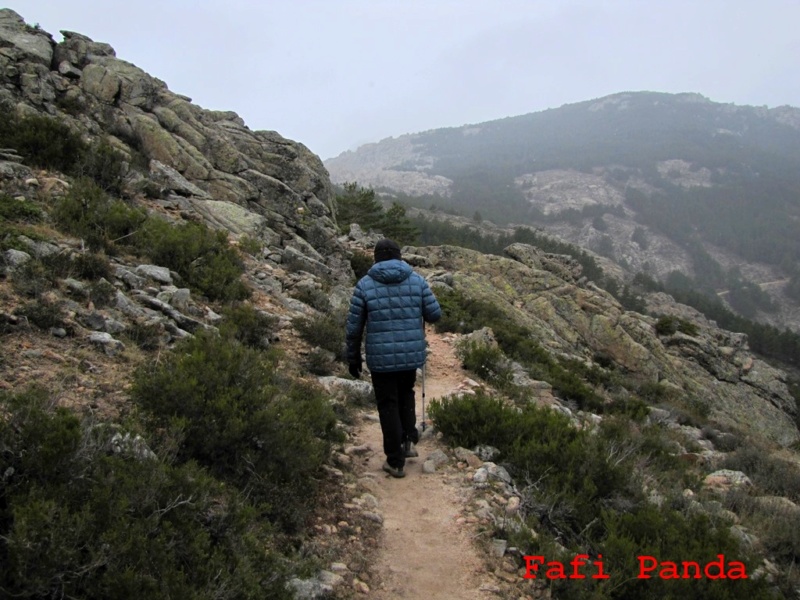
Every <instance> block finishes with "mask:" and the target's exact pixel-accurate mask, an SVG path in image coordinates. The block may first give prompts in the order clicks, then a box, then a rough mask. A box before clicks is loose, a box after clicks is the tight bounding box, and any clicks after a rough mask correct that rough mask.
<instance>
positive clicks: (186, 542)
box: [0, 391, 291, 600]
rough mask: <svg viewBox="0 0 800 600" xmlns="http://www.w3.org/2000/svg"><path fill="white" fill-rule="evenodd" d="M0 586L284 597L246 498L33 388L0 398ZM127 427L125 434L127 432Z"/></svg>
mask: <svg viewBox="0 0 800 600" xmlns="http://www.w3.org/2000/svg"><path fill="white" fill-rule="evenodd" d="M0 407H1V408H2V412H3V415H4V417H3V419H2V420H0V447H2V449H3V451H2V453H0V473H3V475H2V477H3V485H2V491H1V492H0V500H2V501H0V561H2V564H3V569H0V589H2V590H3V596H4V597H9V598H12V597H13V598H23V597H24V598H85V599H87V600H91V599H97V600H101V599H105V598H123V597H124V598H154V599H164V600H166V599H168V598H218V597H227V598H266V597H268V598H290V597H291V595H290V594H289V593H288V592H287V591H286V587H285V581H286V579H287V570H288V569H287V566H288V565H287V563H286V561H285V559H284V558H283V557H282V556H281V555H280V553H279V552H278V551H277V549H276V548H277V543H276V541H275V538H274V535H273V533H272V532H271V531H270V527H269V526H268V525H267V524H265V523H264V522H263V521H260V520H258V519H257V518H256V517H257V514H256V512H255V511H254V510H253V508H252V506H251V505H250V504H249V502H248V501H247V500H246V498H245V497H244V496H243V495H242V494H241V493H240V492H238V491H237V490H236V489H235V488H232V487H230V486H226V485H224V484H223V483H222V482H221V481H219V480H216V479H215V478H213V477H212V476H210V475H209V473H208V472H207V471H206V470H205V469H203V468H202V467H200V466H199V465H198V464H197V463H194V462H186V463H181V464H175V463H172V462H171V461H169V460H167V459H162V458H159V455H163V456H164V457H165V458H166V456H167V453H166V452H162V449H161V448H159V447H154V448H153V450H155V452H153V451H152V450H148V449H146V442H145V440H144V438H136V436H135V435H134V436H133V439H134V440H137V443H138V444H139V445H140V446H139V447H140V448H141V447H144V448H145V449H146V450H145V451H142V452H136V451H134V450H133V448H134V445H131V446H129V447H127V448H126V447H125V446H124V445H122V446H120V445H119V444H117V445H115V444H114V442H113V440H114V439H115V435H117V438H116V439H119V428H118V427H109V426H102V425H100V424H98V423H93V422H91V421H85V420H82V419H81V418H79V417H78V416H76V415H75V414H73V413H72V412H70V411H68V410H66V409H63V408H57V407H55V406H54V403H53V402H52V401H50V399H49V398H48V397H47V395H46V394H45V393H43V392H37V391H30V392H26V393H24V394H18V395H7V394H2V395H0ZM134 433H135V432H134Z"/></svg>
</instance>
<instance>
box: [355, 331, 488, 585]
mask: <svg viewBox="0 0 800 600" xmlns="http://www.w3.org/2000/svg"><path fill="white" fill-rule="evenodd" d="M428 339H429V343H430V349H431V352H430V356H429V359H428V364H427V367H426V377H425V392H426V394H425V396H426V404H427V403H429V402H430V400H431V399H433V398H439V397H442V396H446V395H448V394H451V393H453V392H454V391H456V390H457V388H458V387H459V386H460V385H462V384H463V382H464V380H465V379H466V378H467V377H468V375H467V374H466V373H464V372H463V371H462V370H461V367H460V362H459V360H458V359H457V358H456V356H455V353H454V351H453V348H452V345H451V343H450V342H449V341H448V340H447V339H446V338H442V337H441V336H438V335H436V334H434V333H433V332H429V333H428ZM421 415H422V381H421V378H419V380H418V381H417V418H418V419H419V418H420V417H421ZM429 432H430V429H428V433H429ZM382 439H383V438H382V436H381V430H380V425H379V423H378V420H377V411H375V412H374V413H370V414H369V415H367V418H366V419H365V420H364V422H363V424H362V426H361V428H360V431H359V434H358V443H360V444H365V445H368V446H370V447H371V448H372V449H373V450H374V452H372V453H371V454H370V456H369V458H368V460H365V462H364V463H363V473H362V477H363V476H366V477H369V478H370V479H372V480H373V481H374V485H373V486H371V487H372V489H373V491H374V494H375V496H376V497H377V498H378V501H379V503H380V511H381V514H382V515H383V519H384V539H383V543H382V545H381V549H380V555H379V556H377V557H375V562H374V564H375V568H374V572H375V574H376V575H377V576H378V578H379V580H380V585H379V586H377V587H375V588H373V590H372V591H371V593H370V596H369V597H370V598H376V599H380V600H390V599H394V598H430V599H442V600H444V599H464V600H482V599H484V598H490V597H495V598H496V596H493V595H492V594H491V593H488V592H487V591H482V590H481V586H482V584H483V582H485V581H486V578H487V576H488V574H487V573H485V572H484V567H483V561H482V559H481V557H480V555H479V553H478V550H477V549H476V547H475V545H474V543H473V538H472V536H473V533H472V531H471V530H470V527H469V526H468V525H467V524H466V523H465V522H464V519H463V518H462V517H461V513H462V510H463V508H464V505H465V503H466V502H468V498H469V491H470V490H469V487H468V486H466V485H464V477H463V474H461V473H459V472H458V471H456V470H453V469H448V468H446V467H445V468H441V469H437V470H436V472H434V473H424V472H423V469H422V465H423V463H424V461H425V459H426V458H427V457H428V456H429V455H430V454H431V453H433V452H434V451H436V450H437V449H440V448H441V443H440V442H438V441H437V440H436V439H435V438H434V437H433V436H431V435H424V436H423V439H422V440H421V442H420V444H419V446H418V450H419V454H420V456H419V458H416V459H410V460H408V461H407V462H406V469H405V470H406V477H405V478H403V479H394V478H392V477H390V476H388V475H387V474H385V473H384V472H383V471H382V470H381V466H382V465H383V461H384V459H385V457H384V454H383V452H382Z"/></svg>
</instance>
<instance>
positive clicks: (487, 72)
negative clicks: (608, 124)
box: [5, 0, 800, 159]
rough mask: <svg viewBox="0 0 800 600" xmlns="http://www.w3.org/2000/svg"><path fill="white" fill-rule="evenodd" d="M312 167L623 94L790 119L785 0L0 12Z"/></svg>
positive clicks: (238, 3) (445, 0)
mask: <svg viewBox="0 0 800 600" xmlns="http://www.w3.org/2000/svg"><path fill="white" fill-rule="evenodd" d="M5 6H6V7H8V8H12V9H13V10H15V11H16V12H18V13H19V14H20V15H22V17H24V18H25V20H26V21H27V22H28V23H29V24H34V23H38V24H39V25H40V26H41V27H42V28H43V29H44V30H45V31H48V32H49V33H51V34H53V36H54V38H55V39H56V41H61V39H62V36H61V34H60V33H59V31H60V30H70V31H77V32H79V33H82V34H84V35H87V36H89V37H90V38H92V39H94V40H95V41H101V42H107V43H109V44H111V46H113V47H114V49H115V50H116V52H117V57H119V58H121V59H123V60H126V61H128V62H131V63H133V64H135V65H137V66H138V67H140V68H142V69H144V70H145V71H146V72H148V73H149V74H151V75H153V76H155V77H158V78H159V79H162V80H163V81H165V82H166V84H167V85H168V87H169V88H170V89H171V90H173V91H174V92H177V93H180V94H185V95H187V96H190V97H191V98H192V100H193V102H194V103H196V104H198V105H200V106H202V107H204V108H209V109H219V110H233V111H236V112H237V113H238V114H239V115H240V116H241V117H242V118H243V119H244V120H245V122H246V123H247V125H248V126H249V127H250V128H251V129H274V130H276V131H278V132H279V133H280V134H281V135H283V136H285V137H287V138H290V139H293V140H297V141H299V142H302V143H303V144H305V145H306V146H308V147H309V148H310V149H311V150H312V151H313V152H315V153H316V154H318V155H320V156H321V157H322V158H323V159H325V158H330V157H333V156H336V155H338V154H339V153H340V152H343V151H345V150H353V149H355V148H356V147H357V146H359V145H361V144H364V143H368V142H376V141H379V140H381V139H383V138H385V137H389V136H397V135H402V134H404V133H414V132H418V131H424V130H427V129H435V128H439V127H449V126H459V125H464V124H467V123H479V122H482V121H489V120H492V119H498V118H503V117H509V116H516V115H521V114H526V113H530V112H536V111H540V110H544V109H547V108H555V107H558V106H561V105H563V104H568V103H572V102H580V101H583V100H589V99H592V98H598V97H601V96H605V95H607V94H613V93H616V92H622V91H640V90H649V91H659V92H699V93H701V94H703V95H704V96H707V97H709V98H710V99H711V100H714V101H717V102H732V103H735V104H751V105H759V106H761V105H767V106H770V107H774V106H780V105H784V104H790V105H792V106H798V107H800V1H798V0H617V1H614V0H583V1H581V0H264V1H260V2H256V1H255V0H253V1H243V0H227V1H219V0H215V1H213V2H212V1H207V0H157V1H156V0H136V1H135V2H131V1H126V2H119V1H115V0H69V1H66V0H12V2H11V3H10V4H6V5H5Z"/></svg>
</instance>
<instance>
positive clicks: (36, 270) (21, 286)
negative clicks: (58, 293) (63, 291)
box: [11, 259, 58, 298]
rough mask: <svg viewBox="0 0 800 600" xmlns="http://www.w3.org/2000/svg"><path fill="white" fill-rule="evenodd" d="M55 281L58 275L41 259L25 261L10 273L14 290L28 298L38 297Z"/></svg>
mask: <svg viewBox="0 0 800 600" xmlns="http://www.w3.org/2000/svg"><path fill="white" fill-rule="evenodd" d="M57 283H58V277H57V276H55V275H54V274H53V272H52V270H51V269H50V268H48V266H47V265H46V264H45V263H44V262H43V261H42V260H37V259H31V260H29V261H27V262H26V263H24V264H23V265H21V266H19V267H18V268H16V269H15V270H14V271H13V273H12V274H11V285H12V287H13V288H14V291H15V292H17V293H18V294H20V295H22V296H26V297H28V298H39V297H40V296H41V295H42V294H44V293H45V292H47V291H49V290H52V289H53V288H54V287H55V286H56V284H57Z"/></svg>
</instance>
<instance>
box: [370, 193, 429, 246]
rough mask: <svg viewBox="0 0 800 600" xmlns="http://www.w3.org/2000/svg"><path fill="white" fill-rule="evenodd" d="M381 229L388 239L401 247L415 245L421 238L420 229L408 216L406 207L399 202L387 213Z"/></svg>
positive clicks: (394, 203)
mask: <svg viewBox="0 0 800 600" xmlns="http://www.w3.org/2000/svg"><path fill="white" fill-rule="evenodd" d="M379 228H380V230H381V232H382V233H383V234H384V235H385V236H386V237H388V238H392V239H393V240H394V241H396V242H397V243H398V244H400V245H401V246H403V245H405V244H414V243H416V242H417V239H418V238H419V229H417V227H415V226H414V224H413V223H412V222H411V220H410V219H409V218H408V217H407V216H406V209H405V207H404V206H403V205H402V204H400V203H398V202H393V203H392V206H391V208H390V209H389V210H387V211H386V215H385V216H384V218H383V222H382V223H381V225H380V227H379Z"/></svg>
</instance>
